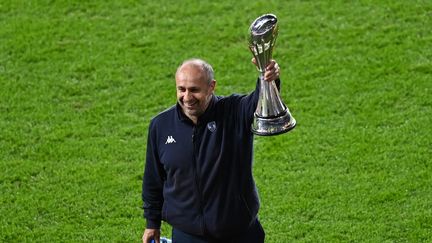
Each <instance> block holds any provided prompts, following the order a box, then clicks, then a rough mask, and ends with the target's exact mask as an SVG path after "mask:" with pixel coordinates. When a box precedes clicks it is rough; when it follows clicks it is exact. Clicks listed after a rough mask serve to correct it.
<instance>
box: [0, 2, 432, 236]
mask: <svg viewBox="0 0 432 243" xmlns="http://www.w3.org/2000/svg"><path fill="white" fill-rule="evenodd" d="M267 12H272V13H275V14H276V15H277V16H278V18H279V23H280V33H279V37H278V41H277V44H276V49H275V51H274V57H275V58H276V59H277V61H278V62H279V64H280V65H281V67H282V81H283V84H282V97H283V100H284V102H285V103H286V104H287V105H288V106H289V108H290V110H291V112H292V114H293V115H294V117H295V118H296V119H297V121H298V126H297V128H296V129H295V130H293V132H290V133H288V134H285V135H281V136H276V137H257V138H256V143H255V162H254V163H255V170H254V174H255V178H256V181H257V186H258V188H259V191H260V196H261V202H262V207H261V211H260V219H261V221H262V223H263V225H264V228H265V230H266V232H267V236H266V238H267V242H293V241H296V242H429V241H432V168H431V162H432V159H431V158H432V156H431V155H432V143H431V141H432V126H431V124H432V119H431V117H432V96H431V91H432V48H431V43H432V29H431V26H432V2H430V1H414V0H412V1H408V0H406V1H246V0H238V1H220V2H216V1H213V2H205V1H191V0H190V1H180V2H177V1H167V0H161V1H154V2H153V1H132V0H123V1H111V2H109V3H108V2H106V1H88V2H87V1H48V0H46V1H43V0H39V1H36V0H34V1H24V0H17V1H12V0H6V1H2V2H1V3H0V25H1V26H2V27H1V28H0V190H1V196H0V215H1V217H0V241H2V242H81V241H95V242H99V241H100V242H102V241H108V242H139V241H140V238H141V235H142V231H143V228H144V220H143V219H142V210H141V209H140V206H141V199H140V193H141V188H140V187H141V177H142V172H143V168H144V160H145V159H144V157H145V148H146V136H147V128H148V123H149V121H150V119H151V118H152V117H153V116H154V115H156V114H157V113H158V112H160V111H162V110H163V109H165V108H167V107H169V106H170V105H172V104H173V103H174V102H175V91H174V81H173V73H174V72H175V69H176V68H177V66H178V65H179V64H180V63H181V61H182V60H184V59H186V58H190V57H201V58H204V59H206V60H207V61H209V62H210V63H211V64H212V65H213V67H214V69H215V71H216V79H217V80H218V86H217V93H218V94H219V95H229V94H231V93H232V92H235V93H247V92H249V91H251V90H252V89H253V88H254V82H255V78H256V76H257V75H258V74H257V72H256V70H255V68H254V67H253V66H252V65H251V63H250V59H251V54H250V52H249V50H248V48H247V43H246V36H247V34H248V27H249V25H250V23H251V21H252V20H253V19H254V18H255V17H257V16H259V15H261V14H263V13H267ZM169 231H170V229H169V226H168V225H164V227H163V234H164V235H170V232H169Z"/></svg>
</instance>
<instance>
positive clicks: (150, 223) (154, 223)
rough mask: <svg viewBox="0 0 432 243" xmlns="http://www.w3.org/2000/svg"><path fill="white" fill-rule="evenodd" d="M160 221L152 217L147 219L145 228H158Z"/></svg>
mask: <svg viewBox="0 0 432 243" xmlns="http://www.w3.org/2000/svg"><path fill="white" fill-rule="evenodd" d="M160 226H161V221H160V220H154V219H147V227H146V228H147V229H160Z"/></svg>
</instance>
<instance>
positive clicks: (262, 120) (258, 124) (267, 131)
mask: <svg viewBox="0 0 432 243" xmlns="http://www.w3.org/2000/svg"><path fill="white" fill-rule="evenodd" d="M285 111H286V112H285V113H284V114H283V115H281V116H278V117H271V118H266V117H259V116H257V115H256V114H255V117H254V121H253V124H252V132H253V133H254V134H256V135H259V136H272V135H278V134H282V133H286V132H289V131H290V130H292V129H293V128H294V127H295V126H296V120H295V119H294V117H292V116H291V114H290V112H289V111H288V109H286V110H285Z"/></svg>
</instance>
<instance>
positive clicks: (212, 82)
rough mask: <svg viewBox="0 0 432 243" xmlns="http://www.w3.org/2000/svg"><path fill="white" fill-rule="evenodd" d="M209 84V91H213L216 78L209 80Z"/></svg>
mask: <svg viewBox="0 0 432 243" xmlns="http://www.w3.org/2000/svg"><path fill="white" fill-rule="evenodd" d="M209 86H210V91H211V92H213V91H215V89H216V80H215V79H213V80H212V81H210V84H209Z"/></svg>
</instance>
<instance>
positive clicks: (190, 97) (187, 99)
mask: <svg viewBox="0 0 432 243" xmlns="http://www.w3.org/2000/svg"><path fill="white" fill-rule="evenodd" d="M192 98H193V97H192V93H191V92H189V91H185V92H184V98H183V100H185V101H189V100H192Z"/></svg>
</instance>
